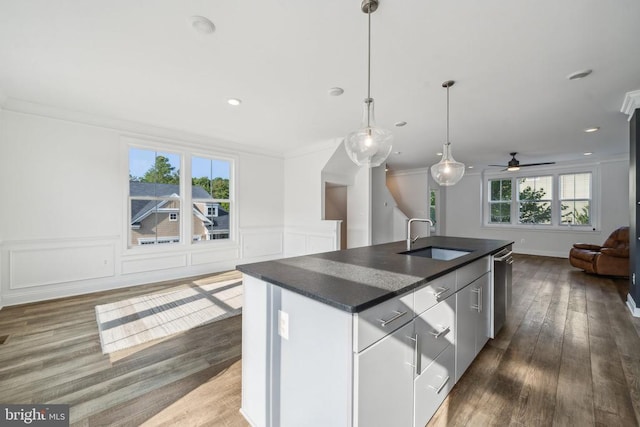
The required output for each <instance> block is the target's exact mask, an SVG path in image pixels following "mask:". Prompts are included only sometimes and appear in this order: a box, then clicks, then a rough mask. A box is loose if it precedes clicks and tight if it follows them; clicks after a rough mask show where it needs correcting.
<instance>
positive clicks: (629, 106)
mask: <svg viewBox="0 0 640 427" xmlns="http://www.w3.org/2000/svg"><path fill="white" fill-rule="evenodd" d="M638 108H640V90H634V91H633V92H627V93H626V95H625V96H624V101H622V108H620V111H621V112H623V113H625V114H626V115H627V116H629V118H628V119H627V120H629V121H631V117H633V113H634V112H635V111H636V110H637V109H638Z"/></svg>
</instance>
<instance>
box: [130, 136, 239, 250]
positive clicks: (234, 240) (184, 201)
mask: <svg viewBox="0 0 640 427" xmlns="http://www.w3.org/2000/svg"><path fill="white" fill-rule="evenodd" d="M120 143H121V147H120V148H121V158H122V161H121V162H120V167H121V173H120V176H121V177H122V186H121V188H122V199H123V200H125V201H127V202H126V203H123V218H124V221H123V228H122V236H123V238H122V250H123V254H126V255H142V254H153V253H165V252H167V253H172V252H183V251H184V250H185V249H196V248H197V249H203V246H208V245H213V246H215V247H217V248H218V247H219V248H226V247H228V248H238V247H239V237H238V226H237V216H238V212H239V209H238V206H239V204H238V201H237V200H236V195H235V188H236V182H237V180H238V176H237V167H238V163H239V159H238V156H235V155H232V154H229V153H225V152H221V151H218V150H215V149H210V147H207V146H204V145H202V144H197V143H185V142H182V141H175V140H172V141H170V142H166V141H164V142H163V141H158V140H152V139H141V138H136V137H133V136H124V135H123V136H121V137H120ZM130 148H139V149H144V150H153V151H162V152H169V153H174V154H179V155H180V194H181V196H180V197H179V198H176V199H177V200H179V201H180V212H179V215H178V218H179V220H178V221H179V223H180V236H185V238H184V239H181V240H180V242H179V243H173V244H170V245H163V244H160V245H158V244H155V245H131V244H130V239H131V235H130V234H129V232H130V228H131V227H130V218H131V211H130V209H131V205H130V203H129V149H130ZM192 157H204V158H210V159H218V160H225V161H228V162H229V163H230V169H231V170H230V171H229V180H230V182H229V199H225V200H220V202H228V203H229V204H230V206H231V212H230V213H229V238H228V239H218V240H213V241H210V242H211V243H209V244H208V245H202V244H200V242H197V241H192V239H189V238H187V237H186V236H193V225H192V223H191V209H192V206H193V200H192V195H191V191H190V189H191V185H190V183H191V158H192ZM187 179H188V183H189V186H188V187H187ZM188 190H189V191H188ZM215 201H216V202H218V200H215ZM208 202H211V200H208ZM185 209H188V211H185ZM185 212H188V213H189V215H186V214H185ZM142 246H146V247H144V248H143V247H142Z"/></svg>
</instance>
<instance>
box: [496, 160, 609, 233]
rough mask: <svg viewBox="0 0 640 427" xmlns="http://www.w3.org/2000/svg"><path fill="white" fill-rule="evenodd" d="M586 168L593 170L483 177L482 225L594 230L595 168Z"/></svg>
mask: <svg viewBox="0 0 640 427" xmlns="http://www.w3.org/2000/svg"><path fill="white" fill-rule="evenodd" d="M586 169H592V170H591V171H578V172H575V173H566V172H564V171H563V172H558V173H548V174H544V175H537V176H517V175H516V176H513V177H501V176H496V177H491V176H489V177H487V178H485V186H484V188H485V189H486V198H485V200H486V205H485V208H484V217H485V220H484V223H485V225H487V226H516V227H518V226H541V227H545V228H547V227H551V228H560V227H562V226H574V225H576V226H587V227H583V229H584V230H592V229H595V228H594V227H595V224H596V221H595V219H594V209H593V206H594V199H593V177H594V171H596V170H597V168H596V167H591V168H589V167H588V168H586ZM555 188H557V189H558V190H557V191H556V190H555Z"/></svg>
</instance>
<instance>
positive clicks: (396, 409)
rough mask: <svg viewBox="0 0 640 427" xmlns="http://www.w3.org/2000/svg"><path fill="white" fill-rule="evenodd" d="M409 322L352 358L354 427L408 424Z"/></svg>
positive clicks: (411, 356) (410, 399)
mask: <svg viewBox="0 0 640 427" xmlns="http://www.w3.org/2000/svg"><path fill="white" fill-rule="evenodd" d="M414 343H415V337H414V333H413V323H409V324H407V325H405V326H403V327H402V328H400V329H398V330H397V331H395V332H394V333H392V334H390V335H388V336H386V337H385V338H383V339H382V340H380V341H378V342H377V343H375V344H374V345H372V346H371V347H369V348H367V349H366V350H364V351H362V352H361V353H359V354H357V355H356V368H355V378H356V382H357V389H356V396H357V409H356V416H357V418H356V421H355V423H354V425H357V426H398V427H402V426H406V427H409V426H411V425H412V419H411V414H412V409H413V377H414V368H413V365H414V364H415V361H414V359H415V354H414V348H415V346H414Z"/></svg>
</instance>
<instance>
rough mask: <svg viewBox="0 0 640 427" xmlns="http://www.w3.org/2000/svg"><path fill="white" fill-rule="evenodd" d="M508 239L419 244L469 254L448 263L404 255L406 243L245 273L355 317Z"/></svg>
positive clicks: (271, 264)
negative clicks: (457, 250) (356, 314)
mask: <svg viewBox="0 0 640 427" xmlns="http://www.w3.org/2000/svg"><path fill="white" fill-rule="evenodd" d="M512 243H513V242H511V241H508V240H489V239H471V238H465V237H447V236H433V237H425V238H422V239H418V241H417V242H416V243H414V245H413V246H412V248H411V249H412V251H413V250H416V249H420V248H426V247H429V246H436V247H440V248H447V249H459V250H465V251H471V252H470V253H469V254H467V255H463V256H461V257H459V258H456V259H453V260H450V261H440V260H434V259H430V258H423V257H418V256H407V255H403V254H401V252H404V251H406V242H405V241H401V242H393V243H385V244H382V245H374V246H366V247H362V248H354V249H347V250H343V251H334V252H324V253H319V254H313V255H306V256H300V257H294V258H283V259H279V260H274V261H265V262H258V263H253V264H243V265H239V266H238V267H237V269H238V270H240V271H241V272H243V273H245V274H248V275H249V276H253V277H255V278H258V279H260V280H264V281H265V282H269V283H272V284H274V285H277V286H280V287H282V288H284V289H288V290H290V291H293V292H297V293H299V294H302V295H305V296H307V297H309V298H312V299H314V300H317V301H320V302H323V303H325V304H328V305H331V306H333V307H336V308H338V309H340V310H344V311H348V312H351V313H358V312H360V311H362V310H365V309H367V308H370V307H373V306H374V305H377V304H379V303H381V302H383V301H385V300H388V299H390V298H393V297H394V296H396V295H400V294H403V293H405V292H408V291H410V290H412V289H414V288H417V287H418V286H420V285H422V284H424V283H426V282H428V281H431V280H433V279H436V278H438V277H440V276H443V275H445V274H447V273H449V272H451V271H453V270H455V269H457V268H460V267H462V266H464V265H466V264H469V263H471V262H473V261H475V260H477V259H479V258H482V257H484V256H486V255H490V254H495V253H497V252H499V251H500V250H501V249H502V248H504V247H505V246H508V245H510V244H512Z"/></svg>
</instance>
